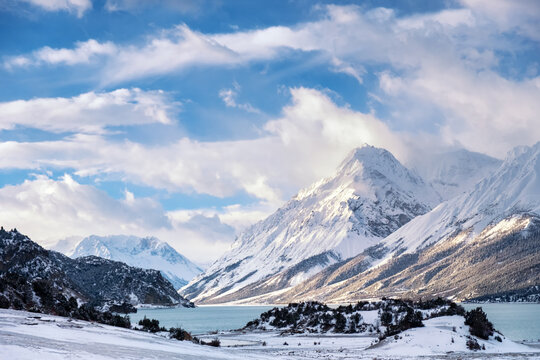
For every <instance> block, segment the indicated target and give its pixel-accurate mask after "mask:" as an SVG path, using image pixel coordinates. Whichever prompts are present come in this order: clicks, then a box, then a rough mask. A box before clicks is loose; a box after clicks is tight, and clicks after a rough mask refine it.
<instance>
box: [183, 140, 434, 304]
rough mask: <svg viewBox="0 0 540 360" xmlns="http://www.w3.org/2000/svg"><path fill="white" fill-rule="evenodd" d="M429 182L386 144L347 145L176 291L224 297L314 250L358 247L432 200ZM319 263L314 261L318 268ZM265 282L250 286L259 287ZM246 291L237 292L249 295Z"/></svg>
mask: <svg viewBox="0 0 540 360" xmlns="http://www.w3.org/2000/svg"><path fill="white" fill-rule="evenodd" d="M439 200H440V199H439V196H438V195H437V193H436V192H435V191H434V190H433V188H432V187H431V186H430V185H428V184H426V183H425V182H424V181H423V180H422V179H421V178H420V177H419V176H417V175H416V174H414V173H413V172H411V171H409V170H408V169H407V168H405V167H404V166H403V165H401V164H400V163H399V161H398V160H397V159H396V158H395V157H394V156H393V155H392V154H391V153H389V152H388V151H386V150H384V149H379V148H375V147H372V146H364V147H362V148H358V149H355V150H354V151H352V152H351V153H350V154H349V156H348V157H347V158H346V159H345V160H344V161H343V162H342V164H341V165H340V166H339V168H338V169H337V171H336V172H335V173H334V175H332V176H331V177H329V178H326V179H323V180H321V181H319V182H317V183H315V184H313V185H312V186H310V187H308V188H306V189H304V190H302V191H300V192H299V193H298V195H297V196H295V197H294V198H293V199H292V200H290V201H289V202H288V203H287V204H285V205H284V206H283V207H282V208H280V209H279V210H277V211H276V212H275V213H274V214H272V215H271V216H269V217H268V218H266V219H265V220H263V221H260V222H258V223H256V224H255V225H253V226H251V227H250V228H248V229H247V230H246V231H245V232H244V233H242V234H241V235H240V236H239V237H238V239H237V240H236V241H235V243H234V244H233V245H232V247H231V250H230V251H229V252H228V253H226V254H225V255H224V256H223V257H222V258H221V259H219V260H218V261H216V262H215V263H214V264H213V265H212V266H211V267H210V268H209V269H208V270H207V271H206V272H205V273H204V274H201V275H200V276H198V277H197V278H195V279H194V280H193V281H192V282H191V283H190V284H189V285H188V286H186V287H185V288H183V289H182V290H181V293H182V294H184V295H185V296H186V297H188V298H191V299H194V300H195V301H202V300H205V299H210V298H212V297H214V298H215V297H216V295H219V296H220V297H222V298H223V296H227V295H228V294H232V293H234V292H235V291H237V290H239V289H242V288H243V287H245V286H248V285H250V284H255V283H256V282H257V281H261V280H262V279H265V278H267V277H268V276H270V275H274V274H276V273H278V272H280V271H283V270H286V269H288V268H291V267H292V266H294V265H296V264H299V263H300V262H302V261H304V260H307V259H316V257H317V256H319V255H320V254H322V253H332V254H333V255H334V256H333V257H330V258H326V259H325V260H324V264H321V263H315V262H314V261H311V262H308V263H309V268H304V269H301V271H302V272H306V273H308V272H310V269H311V268H314V267H316V266H318V267H319V270H320V269H321V268H322V267H326V266H329V265H332V264H333V263H335V262H336V261H337V260H339V259H345V258H349V257H352V256H355V255H357V254H359V253H361V252H362V251H363V250H364V249H366V248H368V247H370V246H372V245H374V244H376V243H378V242H379V241H380V240H381V239H382V238H384V237H386V236H388V235H389V234H391V233H392V232H394V231H395V230H397V229H398V228H400V227H401V226H402V225H404V224H405V223H407V222H408V221H410V220H411V219H413V218H414V217H416V216H418V215H421V214H424V213H426V212H428V211H429V210H430V209H431V208H432V206H434V205H436V204H437V203H438V202H439ZM321 266H322V267H321ZM267 286H268V284H263V285H262V286H258V289H254V290H253V291H254V292H255V293H257V292H259V293H260V292H264V291H266V290H265V289H264V288H266V287H267ZM253 291H251V290H249V291H248V292H250V293H249V294H247V293H246V294H243V295H242V296H245V297H249V296H252V295H253Z"/></svg>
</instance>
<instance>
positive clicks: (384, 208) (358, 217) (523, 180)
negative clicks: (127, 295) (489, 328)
mask: <svg viewBox="0 0 540 360" xmlns="http://www.w3.org/2000/svg"><path fill="white" fill-rule="evenodd" d="M471 172H472V173H474V175H473V174H471ZM426 174H427V175H430V174H431V175H430V176H426ZM424 176H426V177H427V178H429V179H430V180H431V181H430V182H428V181H424V180H422V178H421V177H420V176H418V175H416V173H415V172H412V171H410V170H408V169H407V168H405V167H404V166H403V165H402V164H400V163H399V161H397V159H395V158H394V156H392V154H390V153H389V152H388V151H386V150H384V149H377V148H374V147H370V146H364V147H362V148H359V149H356V150H355V151H353V152H352V153H351V154H350V155H349V156H348V157H347V159H346V160H345V161H344V162H343V163H342V164H341V166H340V167H339V168H338V169H337V171H336V173H335V174H334V175H333V176H331V177H330V178H327V179H324V180H321V181H319V182H317V183H315V184H314V185H312V186H310V187H308V188H306V189H304V190H302V191H301V192H300V193H299V194H298V195H297V196H295V197H294V198H293V199H292V200H291V201H289V202H288V203H287V204H286V205H285V206H284V207H282V208H281V209H279V210H278V211H276V213H274V214H272V215H271V216H270V217H268V218H267V219H265V220H263V221H261V222H259V223H257V224H255V225H253V226H252V227H251V228H249V229H247V230H246V231H245V232H244V233H243V234H241V235H240V236H239V237H238V239H237V240H236V242H235V243H234V244H233V246H232V248H231V250H230V251H229V252H228V253H227V254H225V255H224V256H223V257H222V258H221V259H219V260H218V261H217V262H216V263H214V264H213V265H212V266H211V267H210V268H209V269H208V270H207V271H206V272H205V273H203V274H201V275H199V276H198V277H196V278H195V279H194V280H192V282H191V283H190V284H188V285H187V286H186V287H184V288H183V289H182V290H181V294H183V295H184V296H186V297H188V298H190V299H192V300H194V301H196V302H200V303H226V302H246V303H247V302H261V303H273V302H274V303H275V302H279V303H283V302H289V301H297V300H298V301H300V300H307V299H314V300H322V301H332V302H341V301H351V300H357V299H365V298H370V297H381V296H408V297H422V296H438V295H441V296H447V297H453V298H456V299H468V298H474V297H478V296H482V295H488V294H494V293H504V292H505V291H510V290H515V289H519V288H526V287H530V286H533V285H538V284H540V271H539V270H540V236H539V234H540V143H538V144H536V145H535V146H532V147H519V148H516V149H514V150H512V151H511V152H510V153H509V154H508V156H507V157H506V159H505V160H504V162H500V161H498V160H496V159H492V158H489V157H486V156H484V155H481V154H476V153H467V152H463V151H460V152H455V153H453V154H449V155H446V159H444V158H443V160H441V161H440V162H439V164H438V167H437V166H432V167H431V173H424ZM434 179H435V180H437V179H438V180H437V181H434ZM441 179H443V180H444V179H446V180H447V181H442V180H441ZM477 180H478V181H477ZM475 181H477V182H476V183H475ZM452 184H456V186H453V185H452ZM471 184H472V185H471ZM441 200H446V201H443V202H441Z"/></svg>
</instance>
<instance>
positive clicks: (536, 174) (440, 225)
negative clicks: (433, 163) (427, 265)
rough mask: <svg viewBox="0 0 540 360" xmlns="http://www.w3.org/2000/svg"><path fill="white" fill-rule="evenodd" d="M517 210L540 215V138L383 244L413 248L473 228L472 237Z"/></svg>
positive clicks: (399, 248) (501, 225) (471, 230)
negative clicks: (469, 187)
mask: <svg viewBox="0 0 540 360" xmlns="http://www.w3.org/2000/svg"><path fill="white" fill-rule="evenodd" d="M516 214H536V215H540V142H538V143H537V144H536V145H534V146H532V147H527V146H521V147H517V148H515V149H513V150H512V151H510V152H509V153H508V155H507V157H506V159H505V160H504V162H503V164H502V165H501V166H500V167H499V168H498V169H497V170H496V171H495V172H494V173H492V174H491V175H490V176H487V177H486V178H484V179H483V180H482V181H480V182H478V183H477V184H476V185H475V186H474V187H473V188H472V189H471V190H470V191H469V192H468V193H465V194H463V195H461V196H459V197H457V198H455V199H452V200H449V201H446V202H444V203H442V204H440V205H439V206H437V207H436V208H435V209H433V210H432V211H430V212H429V213H427V214H425V215H422V216H420V217H418V218H416V219H415V221H413V222H410V223H409V224H407V225H406V226H404V227H402V228H401V229H399V230H398V231H396V232H395V233H393V234H392V235H390V236H388V237H387V238H386V239H384V240H383V241H382V243H381V244H382V245H383V246H385V247H387V248H393V249H395V251H399V252H403V251H406V252H413V251H415V250H417V249H419V248H420V247H423V246H427V245H429V244H432V243H434V242H437V241H439V240H441V239H444V238H447V237H449V236H450V234H452V233H455V232H457V231H462V230H466V229H469V230H470V234H469V237H468V238H472V237H474V236H476V235H478V234H480V233H481V232H482V231H483V230H485V229H486V228H488V226H489V225H495V224H497V223H499V222H500V221H502V220H504V219H506V218H508V217H511V216H512V215H516ZM512 223H513V221H512V220H511V219H509V220H508V221H506V222H503V223H499V224H498V226H499V228H497V229H496V231H504V229H503V227H504V226H505V224H506V227H509V228H511V227H512V226H513V225H512ZM492 231H494V230H492ZM395 251H394V252H393V253H395ZM390 255H391V254H390V253H389V254H388V255H387V256H390Z"/></svg>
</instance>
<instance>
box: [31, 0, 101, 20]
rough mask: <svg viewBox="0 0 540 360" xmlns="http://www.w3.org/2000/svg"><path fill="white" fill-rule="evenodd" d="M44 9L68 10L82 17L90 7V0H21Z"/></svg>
mask: <svg viewBox="0 0 540 360" xmlns="http://www.w3.org/2000/svg"><path fill="white" fill-rule="evenodd" d="M22 1H24V2H27V3H30V4H32V5H34V6H39V7H40V8H42V9H44V10H46V11H68V12H71V13H76V14H77V17H82V16H83V15H84V13H85V12H86V11H88V10H90V9H91V8H92V1H91V0H22Z"/></svg>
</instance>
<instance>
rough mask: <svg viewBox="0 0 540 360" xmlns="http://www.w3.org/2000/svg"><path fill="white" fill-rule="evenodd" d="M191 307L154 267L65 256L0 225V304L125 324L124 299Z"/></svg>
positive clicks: (127, 304)
mask: <svg viewBox="0 0 540 360" xmlns="http://www.w3.org/2000/svg"><path fill="white" fill-rule="evenodd" d="M132 294H134V295H135V296H136V297H137V298H138V299H140V300H139V301H142V302H145V303H150V304H159V305H174V304H183V305H187V306H193V304H192V303H190V302H188V301H187V300H185V299H184V298H182V297H181V296H180V295H178V294H177V293H176V291H175V290H174V288H173V287H172V285H171V284H170V283H169V282H168V281H167V280H165V279H164V278H163V277H162V276H161V274H160V273H159V272H158V271H155V270H144V269H139V268H135V267H130V266H127V265H126V264H123V263H120V262H116V261H110V260H106V259H101V258H98V257H95V256H90V257H84V258H79V259H75V260H74V259H70V258H68V257H66V256H64V255H62V254H60V253H57V252H55V251H48V250H45V249H44V248H42V247H41V246H39V245H38V244H36V243H35V242H33V241H32V240H30V239H29V238H28V237H27V236H24V235H22V234H21V233H19V232H18V231H17V230H16V229H13V230H11V231H5V230H4V228H3V227H2V228H0V308H4V309H15V310H26V311H31V312H39V313H46V314H52V315H58V316H66V317H72V318H75V319H80V320H86V321H95V322H99V323H103V324H107V325H113V326H120V327H124V328H130V327H131V324H130V321H129V317H127V316H120V315H117V314H115V313H124V314H126V313H129V312H136V309H135V308H134V306H133V305H132V304H130V301H131V300H132V299H131V297H132Z"/></svg>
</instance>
